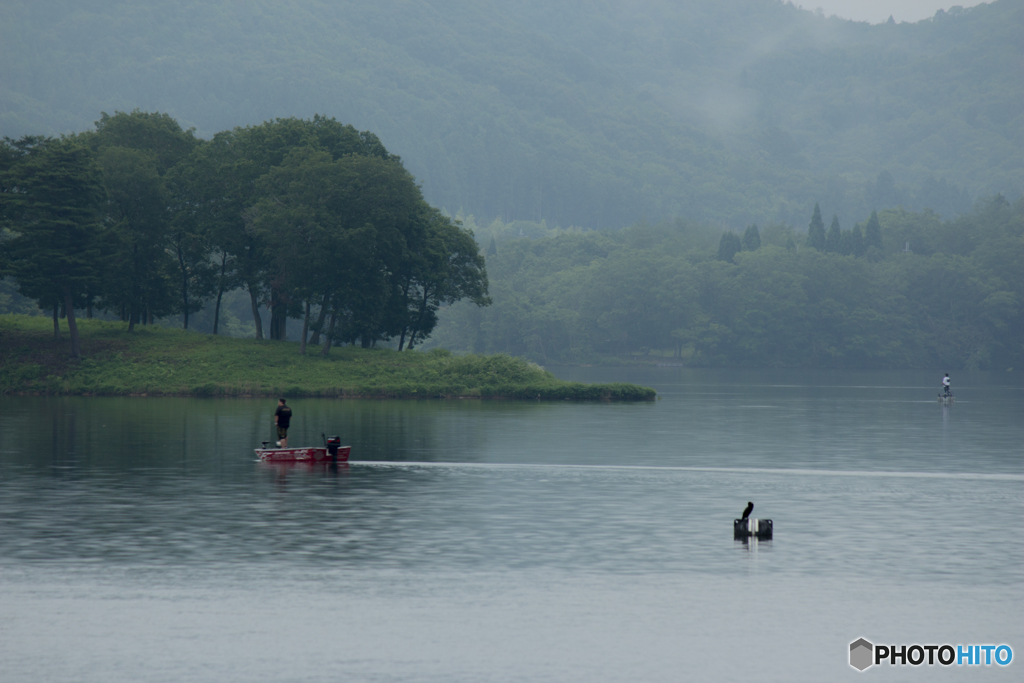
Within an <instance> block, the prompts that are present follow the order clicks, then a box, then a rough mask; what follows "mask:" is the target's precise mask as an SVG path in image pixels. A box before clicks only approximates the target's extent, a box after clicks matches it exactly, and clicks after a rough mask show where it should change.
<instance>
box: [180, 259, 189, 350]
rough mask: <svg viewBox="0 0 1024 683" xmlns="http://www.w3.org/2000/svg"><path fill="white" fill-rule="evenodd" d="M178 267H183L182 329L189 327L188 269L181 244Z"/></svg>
mask: <svg viewBox="0 0 1024 683" xmlns="http://www.w3.org/2000/svg"><path fill="white" fill-rule="evenodd" d="M178 267H179V268H181V311H182V316H183V318H184V322H185V324H184V326H183V327H182V329H185V330H187V329H188V269H187V268H186V267H185V257H184V255H183V254H182V253H181V246H180V245H179V246H178Z"/></svg>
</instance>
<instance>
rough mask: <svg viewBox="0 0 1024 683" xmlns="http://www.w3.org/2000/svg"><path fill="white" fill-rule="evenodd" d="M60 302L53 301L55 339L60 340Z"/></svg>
mask: <svg viewBox="0 0 1024 683" xmlns="http://www.w3.org/2000/svg"><path fill="white" fill-rule="evenodd" d="M59 316H60V304H58V303H57V302H56V301H54V302H53V341H60V317H59Z"/></svg>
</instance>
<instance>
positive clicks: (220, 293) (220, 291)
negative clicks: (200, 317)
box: [213, 251, 228, 334]
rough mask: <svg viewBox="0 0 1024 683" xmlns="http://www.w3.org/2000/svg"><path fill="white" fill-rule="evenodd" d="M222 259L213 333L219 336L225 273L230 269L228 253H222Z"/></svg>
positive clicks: (214, 310)
mask: <svg viewBox="0 0 1024 683" xmlns="http://www.w3.org/2000/svg"><path fill="white" fill-rule="evenodd" d="M222 253H223V256H221V259H220V282H219V283H218V285H217V305H216V306H215V307H214V309H213V333H214V334H217V324H218V323H219V322H220V299H221V297H222V296H224V271H226V270H227V267H228V252H226V251H225V252H222Z"/></svg>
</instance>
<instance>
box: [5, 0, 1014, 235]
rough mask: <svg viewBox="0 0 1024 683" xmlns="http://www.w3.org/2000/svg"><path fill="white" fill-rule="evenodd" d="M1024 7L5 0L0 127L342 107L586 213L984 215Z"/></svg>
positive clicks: (489, 216)
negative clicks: (828, 12) (858, 14)
mask: <svg viewBox="0 0 1024 683" xmlns="http://www.w3.org/2000/svg"><path fill="white" fill-rule="evenodd" d="M1022 33H1024V5H1022V4H1021V3H1020V2H1019V1H1018V0H997V1H996V2H992V3H989V4H983V5H979V6H977V7H974V8H971V9H960V8H954V9H952V10H950V11H948V12H939V13H937V14H936V15H935V16H934V17H933V18H932V19H930V20H927V21H922V22H918V23H914V24H909V23H903V24H894V23H890V24H883V25H869V24H865V23H856V22H850V21H844V20H840V19H837V18H829V17H825V16H822V15H820V14H816V13H814V12H810V11H806V10H802V9H799V8H798V7H796V6H794V5H793V4H791V3H783V2H779V1H777V0H693V1H690V2H675V1H670V0H630V1H629V2H610V1H608V0H586V1H585V2H577V1H575V0H573V1H570V0H502V1H501V2H499V1H498V0H472V1H471V2H470V1H467V0H380V1H378V2H372V3H368V2H359V1H357V0H338V1H331V2H327V1H326V0H253V1H252V2H246V3H237V2H229V1H228V0H204V1H203V2H198V1H195V0H186V1H184V2H180V1H175V2H171V1H170V0H148V1H147V2H129V1H128V0H89V1H88V2H82V1H80V0H54V1H52V2H45V3H43V2H33V1H31V0H8V1H7V2H4V3H2V4H0V74H2V76H0V136H9V137H12V138H18V137H20V136H22V135H26V134H56V133H74V132H77V131H81V130H85V129H86V128H88V127H89V126H90V125H91V124H92V122H93V120H94V119H95V118H96V113H97V112H100V111H107V112H111V113H112V112H115V111H133V110H135V109H136V108H139V109H142V110H143V111H163V112H167V113H169V114H170V115H171V116H173V117H174V118H175V119H176V120H177V121H179V122H181V123H182V124H183V126H184V127H186V128H188V127H195V128H196V134H197V136H198V137H200V138H204V139H209V138H211V137H212V136H213V134H214V133H216V132H217V131H222V130H227V129H230V128H233V127H235V126H238V125H241V126H246V125H257V124H260V123H261V122H263V121H267V120H273V119H276V118H279V117H298V118H304V119H309V118H311V117H312V116H313V114H315V113H321V114H325V115H327V116H329V117H334V118H337V119H338V120H340V121H345V122H348V123H351V124H353V125H354V126H356V128H357V129H359V130H372V131H374V133H376V134H377V135H378V136H379V137H380V139H381V140H382V141H384V143H385V144H386V145H387V148H388V149H389V150H390V151H391V152H393V153H396V154H398V155H400V156H401V157H402V159H403V161H404V163H405V165H406V167H407V168H408V169H409V170H410V172H411V173H413V174H414V176H415V177H416V178H417V179H418V180H419V182H421V183H422V189H423V193H424V196H425V197H426V199H427V200H428V201H429V202H430V203H431V204H432V205H434V206H437V207H440V208H443V209H446V210H448V211H449V212H451V213H452V214H456V213H458V212H459V211H463V212H465V213H466V214H472V215H475V216H478V217H480V220H481V222H482V223H485V224H489V223H490V222H491V221H493V220H494V219H495V218H499V219H500V220H502V221H504V222H505V223H510V222H513V221H517V220H519V221H532V222H541V221H544V222H546V223H547V224H548V225H551V226H557V225H560V226H563V227H569V226H580V227H583V228H588V229H599V228H605V227H621V226H624V225H629V224H631V223H633V222H635V221H637V220H638V219H640V218H645V219H646V220H648V221H652V222H657V221H659V220H664V219H668V220H674V219H675V218H678V217H684V218H685V219H686V220H693V221H698V222H703V223H708V224H712V225H716V226H718V227H719V228H720V229H723V228H732V229H738V228H739V227H741V226H745V225H749V224H751V223H755V222H756V223H759V224H767V223H781V222H784V223H787V224H790V225H801V226H802V225H804V224H805V223H806V221H807V216H808V215H810V213H811V210H812V208H813V206H814V203H815V202H820V206H821V209H822V211H823V212H824V213H825V214H826V215H829V216H830V215H832V214H838V215H839V217H840V220H841V221H843V222H844V223H847V224H849V223H851V222H852V221H855V220H861V219H862V218H863V216H866V215H868V214H869V213H870V212H871V210H872V209H878V210H883V209H887V208H893V207H896V206H903V207H904V208H906V209H908V210H911V211H920V210H923V209H925V208H930V209H932V210H933V211H934V212H935V213H936V214H938V215H940V216H941V217H942V218H944V219H955V218H956V216H957V215H959V214H963V213H970V211H971V205H972V201H973V199H975V198H978V197H983V196H991V195H994V194H996V193H1002V194H1003V195H1004V196H1006V197H1008V198H1010V199H1011V200H1013V199H1015V198H1016V197H1018V196H1020V194H1021V191H1022V188H1024V118H1022V117H1024V96H1022V89H1021V84H1020V74H1021V68H1022V64H1024V60H1022V52H1024V43H1022V42H1021V40H1020V35H1021V34H1022Z"/></svg>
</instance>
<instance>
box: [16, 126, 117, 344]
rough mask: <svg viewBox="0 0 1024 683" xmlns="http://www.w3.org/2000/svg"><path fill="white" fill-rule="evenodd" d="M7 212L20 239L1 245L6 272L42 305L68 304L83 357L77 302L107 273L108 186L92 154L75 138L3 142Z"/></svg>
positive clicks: (56, 330) (73, 335)
mask: <svg viewBox="0 0 1024 683" xmlns="http://www.w3.org/2000/svg"><path fill="white" fill-rule="evenodd" d="M2 150H3V151H2V154H0V163H2V164H3V166H2V167H0V211H2V216H3V219H4V222H5V224H6V227H8V228H9V229H10V230H11V231H12V232H13V234H14V237H13V239H9V240H6V241H4V242H0V250H2V252H3V259H2V261H3V264H4V274H6V275H10V276H11V277H13V278H15V279H16V280H17V282H18V290H19V292H20V293H21V294H23V295H24V296H27V297H30V298H32V299H35V300H36V301H37V302H38V303H39V305H40V307H41V308H42V307H47V308H50V307H52V308H53V311H54V334H55V336H57V335H58V334H59V328H58V327H57V325H58V323H57V309H58V308H59V307H60V306H61V305H63V307H64V310H65V311H66V314H67V320H68V330H69V332H70V336H71V356H72V357H73V358H77V357H78V356H80V355H81V342H80V340H79V335H78V326H77V323H76V320H75V307H76V306H84V305H86V303H87V301H86V295H87V292H88V291H89V290H90V289H91V288H94V287H96V286H97V285H98V283H99V281H100V279H101V278H102V276H103V266H104V264H105V261H106V254H107V246H108V244H107V242H106V239H105V237H106V235H105V232H104V229H103V225H102V208H103V200H104V193H103V186H102V185H101V184H100V181H99V169H98V168H97V165H96V163H95V160H94V157H93V154H92V153H91V152H90V151H89V149H88V148H86V147H85V146H84V145H82V144H81V143H80V142H79V141H77V140H75V139H73V138H65V139H60V140H54V139H43V138H25V139H22V140H21V141H19V142H14V141H11V140H9V139H6V138H5V140H4V142H3V145H2Z"/></svg>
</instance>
